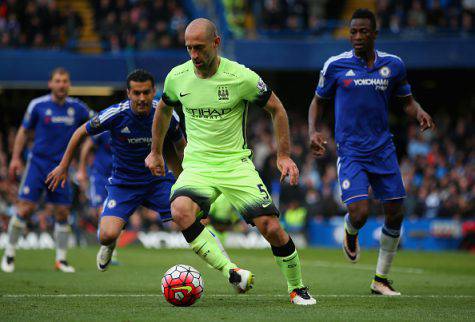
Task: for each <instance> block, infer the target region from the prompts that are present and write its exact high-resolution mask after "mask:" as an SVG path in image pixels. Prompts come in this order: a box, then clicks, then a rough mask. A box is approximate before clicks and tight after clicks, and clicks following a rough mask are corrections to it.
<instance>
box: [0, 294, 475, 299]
mask: <svg viewBox="0 0 475 322" xmlns="http://www.w3.org/2000/svg"><path fill="white" fill-rule="evenodd" d="M162 296H163V295H162V294H1V295H0V298H13V299H20V298H83V297H84V298H87V297H89V298H91V297H92V298H99V297H107V298H134V297H136V298H137V297H138V298H144V297H162ZM204 297H209V298H223V297H235V298H239V299H245V298H249V297H260V298H281V297H282V298H284V297H288V295H286V294H273V295H269V294H246V295H239V294H206V295H204ZM315 297H316V298H317V299H319V298H374V299H377V298H388V296H377V295H363V294H315ZM391 298H421V299H424V298H459V299H463V298H467V299H471V298H475V295H457V294H453V295H448V294H445V295H444V294H427V295H423V294H419V295H400V296H395V297H391Z"/></svg>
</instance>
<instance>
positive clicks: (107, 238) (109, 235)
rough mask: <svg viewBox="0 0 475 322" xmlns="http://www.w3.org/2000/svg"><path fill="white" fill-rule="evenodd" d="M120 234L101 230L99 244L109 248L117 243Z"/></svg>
mask: <svg viewBox="0 0 475 322" xmlns="http://www.w3.org/2000/svg"><path fill="white" fill-rule="evenodd" d="M119 234H120V232H119ZM119 234H118V233H117V232H115V231H112V230H106V229H101V230H100V231H99V242H100V243H101V245H105V246H108V245H110V244H112V243H113V242H115V240H116V239H117V237H119Z"/></svg>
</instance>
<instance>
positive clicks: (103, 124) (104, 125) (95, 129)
mask: <svg viewBox="0 0 475 322" xmlns="http://www.w3.org/2000/svg"><path fill="white" fill-rule="evenodd" d="M118 112H119V111H118V108H117V107H109V108H106V109H105V110H103V111H101V112H100V113H99V114H97V115H96V116H94V117H93V118H92V119H90V120H89V121H88V122H87V123H86V131H87V133H88V134H89V135H91V136H92V135H96V134H99V133H102V132H104V131H107V130H110V129H111V128H112V126H113V123H114V120H115V119H116V118H117V117H118V116H119V115H120V114H119V113H118Z"/></svg>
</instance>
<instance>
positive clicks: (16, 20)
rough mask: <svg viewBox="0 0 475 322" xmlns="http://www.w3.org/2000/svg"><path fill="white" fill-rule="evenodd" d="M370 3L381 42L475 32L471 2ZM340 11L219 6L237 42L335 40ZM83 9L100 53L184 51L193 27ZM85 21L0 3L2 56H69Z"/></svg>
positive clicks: (225, 2)
mask: <svg viewBox="0 0 475 322" xmlns="http://www.w3.org/2000/svg"><path fill="white" fill-rule="evenodd" d="M208 1H209V0H208ZM196 2H197V3H201V2H206V0H197V1H196ZM374 3H375V8H376V10H375V11H376V14H377V16H378V25H379V28H380V31H381V35H382V36H383V37H404V38H423V37H426V36H428V35H431V34H434V35H439V36H440V35H446V36H452V37H454V36H456V37H459V36H473V35H474V32H475V28H474V22H473V21H474V14H475V2H474V1H472V0H404V1H395V0H375V1H374ZM345 4H346V1H330V0H258V1H251V0H222V6H221V7H220V8H222V15H223V16H224V17H225V21H226V23H227V28H228V29H229V30H230V32H231V36H232V37H235V38H243V37H246V38H259V37H268V36H270V37H272V36H275V37H286V36H289V37H298V36H305V37H307V36H309V37H321V38H325V37H329V38H335V37H340V38H341V37H345V35H346V33H345V32H344V30H346V29H347V21H346V20H345V19H347V18H344V17H345V12H344V8H345ZM89 5H90V8H91V9H90V10H91V11H92V12H93V19H92V20H91V24H93V26H92V27H91V29H93V30H94V32H95V33H96V34H97V35H98V37H99V38H100V46H101V48H102V50H104V51H112V52H119V51H130V50H155V49H159V48H173V47H183V45H184V30H185V27H186V25H187V23H188V22H189V21H190V20H191V19H190V14H189V13H188V12H187V11H186V10H185V9H184V5H183V1H180V0H116V1H112V0H90V1H89ZM85 15H86V16H87V14H86V13H84V12H83V11H81V12H80V11H78V10H76V9H74V6H73V5H72V2H70V1H64V0H63V1H61V0H0V48H50V49H58V48H66V49H70V50H75V49H76V48H77V46H78V40H79V39H80V36H81V33H82V32H83V31H84V29H85V24H86V23H88V21H89V20H87V19H84V18H85V17H86V16H85ZM220 27H222V26H220Z"/></svg>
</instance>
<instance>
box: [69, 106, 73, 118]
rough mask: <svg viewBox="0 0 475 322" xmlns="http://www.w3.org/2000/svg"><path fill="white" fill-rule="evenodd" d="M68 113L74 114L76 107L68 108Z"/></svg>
mask: <svg viewBox="0 0 475 322" xmlns="http://www.w3.org/2000/svg"><path fill="white" fill-rule="evenodd" d="M68 115H69V116H73V115H74V108H72V107H70V108H68Z"/></svg>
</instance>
